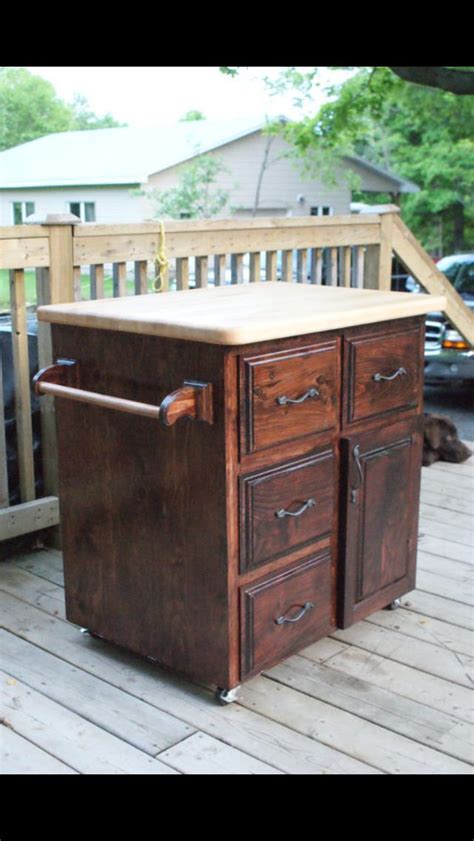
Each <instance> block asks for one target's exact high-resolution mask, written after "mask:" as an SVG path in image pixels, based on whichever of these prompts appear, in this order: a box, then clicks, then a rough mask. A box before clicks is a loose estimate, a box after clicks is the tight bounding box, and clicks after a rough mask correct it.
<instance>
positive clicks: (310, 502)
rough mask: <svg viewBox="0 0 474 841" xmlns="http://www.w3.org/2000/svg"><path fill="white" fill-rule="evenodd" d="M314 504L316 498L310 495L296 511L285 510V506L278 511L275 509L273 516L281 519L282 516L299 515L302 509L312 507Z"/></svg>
mask: <svg viewBox="0 0 474 841" xmlns="http://www.w3.org/2000/svg"><path fill="white" fill-rule="evenodd" d="M315 505H316V500H315V499H313V498H312V497H311V499H307V500H306V502H305V503H304V504H303V505H302V506H301V508H299V509H298V511H287V510H286V508H280V510H279V511H275V517H278V518H279V519H280V520H282V519H283V517H300V516H301V514H303V512H304V511H307V510H308V508H314V506H315Z"/></svg>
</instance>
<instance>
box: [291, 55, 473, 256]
mask: <svg viewBox="0 0 474 841" xmlns="http://www.w3.org/2000/svg"><path fill="white" fill-rule="evenodd" d="M333 93H334V94H335V99H334V100H333V101H331V102H328V103H326V104H325V105H323V106H322V108H321V109H320V110H319V112H318V114H317V115H316V116H315V117H314V118H311V119H310V120H307V121H306V122H303V125H301V124H298V123H295V124H294V125H293V126H292V127H291V129H290V132H291V134H292V137H293V141H294V143H295V146H297V147H298V148H299V151H300V152H302V151H304V148H305V146H311V144H316V145H317V146H318V147H319V148H322V149H326V150H332V151H333V152H334V153H338V154H343V153H346V154H350V153H351V152H356V153H357V154H360V155H362V157H365V158H366V159H367V160H370V161H371V162H373V163H375V164H380V165H381V166H384V167H385V168H387V169H393V170H395V171H396V172H397V173H399V174H400V175H402V176H404V177H405V178H407V179H409V180H411V181H414V182H415V183H416V184H418V185H419V187H420V192H418V193H413V194H407V195H404V196H402V197H401V207H402V212H403V215H404V218H405V220H406V222H407V224H408V225H409V226H410V227H411V228H412V230H413V231H414V233H415V234H416V235H417V236H418V237H419V238H420V239H421V241H422V242H423V244H424V245H425V247H426V248H427V249H428V250H430V251H432V252H435V253H437V254H440V253H443V252H444V251H448V252H449V251H462V250H463V249H464V247H465V246H466V240H470V241H472V239H473V234H474V199H473V197H474V99H472V98H469V97H464V96H462V97H461V96H456V95H454V94H453V93H450V92H446V91H443V90H441V89H435V88H428V87H424V86H420V85H407V84H405V82H403V81H402V80H401V79H400V78H398V77H395V76H394V75H393V74H392V73H390V71H389V69H388V68H378V69H377V72H375V71H374V69H370V68H362V69H361V70H360V71H359V72H358V73H357V74H356V75H355V76H353V77H352V78H351V79H349V80H348V81H346V82H345V83H344V84H343V85H342V86H341V87H340V88H339V89H335V90H334V91H333ZM357 198H361V196H357ZM363 198H365V199H366V200H369V201H370V200H371V199H372V200H373V197H367V196H366V197H363ZM376 200H378V201H380V196H378V197H376Z"/></svg>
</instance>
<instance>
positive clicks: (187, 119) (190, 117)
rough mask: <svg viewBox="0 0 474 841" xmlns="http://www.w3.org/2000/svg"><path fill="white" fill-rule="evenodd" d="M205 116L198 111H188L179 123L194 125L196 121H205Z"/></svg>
mask: <svg viewBox="0 0 474 841" xmlns="http://www.w3.org/2000/svg"><path fill="white" fill-rule="evenodd" d="M205 119H206V118H205V116H204V114H203V113H202V111H197V110H196V109H194V110H191V111H186V114H185V115H184V117H181V118H180V120H179V122H180V123H194V122H196V120H205Z"/></svg>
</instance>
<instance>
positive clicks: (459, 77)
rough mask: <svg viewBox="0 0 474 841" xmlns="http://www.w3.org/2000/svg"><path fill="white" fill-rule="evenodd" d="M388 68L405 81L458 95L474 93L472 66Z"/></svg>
mask: <svg viewBox="0 0 474 841" xmlns="http://www.w3.org/2000/svg"><path fill="white" fill-rule="evenodd" d="M390 70H392V71H393V72H394V73H395V74H396V75H397V76H399V77H400V79H404V80H405V81H406V82H414V83H415V84H417V85H428V87H433V88H440V89H441V90H443V91H450V92H451V93H456V94H458V95H459V96H466V95H472V94H474V72H473V70H474V68H472V67H390Z"/></svg>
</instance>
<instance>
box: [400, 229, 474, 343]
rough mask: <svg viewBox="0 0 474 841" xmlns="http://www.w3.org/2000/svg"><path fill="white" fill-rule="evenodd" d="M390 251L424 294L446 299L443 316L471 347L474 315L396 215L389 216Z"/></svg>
mask: <svg viewBox="0 0 474 841" xmlns="http://www.w3.org/2000/svg"><path fill="white" fill-rule="evenodd" d="M392 248H393V250H394V251H395V253H396V254H397V255H398V257H399V258H400V260H401V261H402V263H403V264H404V265H405V266H406V268H407V269H408V271H409V272H410V273H411V274H412V275H414V277H415V278H416V279H417V280H418V281H419V282H420V284H421V285H422V286H423V288H424V289H426V291H427V292H429V293H431V294H432V295H444V296H445V297H446V300H447V305H446V309H445V310H444V312H445V314H446V316H447V317H448V318H449V320H450V322H451V323H452V324H453V326H454V327H455V328H456V330H458V331H459V333H461V335H462V336H463V337H464V338H465V339H466V341H467V342H469V344H470V345H472V346H474V314H473V313H472V312H471V310H470V309H469V307H468V306H466V304H465V303H464V301H463V299H462V298H461V296H460V295H459V294H458V292H456V290H455V289H454V287H453V286H452V284H451V283H450V282H449V280H448V279H447V278H446V277H445V275H444V274H442V273H441V272H440V271H439V269H437V268H436V266H435V264H434V263H433V261H432V259H431V257H430V256H429V255H428V254H427V253H426V251H425V250H424V248H423V247H422V246H421V245H420V243H419V242H418V240H417V239H416V238H415V237H414V236H413V234H412V232H411V231H410V229H409V228H407V226H406V225H405V223H404V222H403V221H402V220H401V219H400V218H399V216H396V215H394V216H393V217H392Z"/></svg>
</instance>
